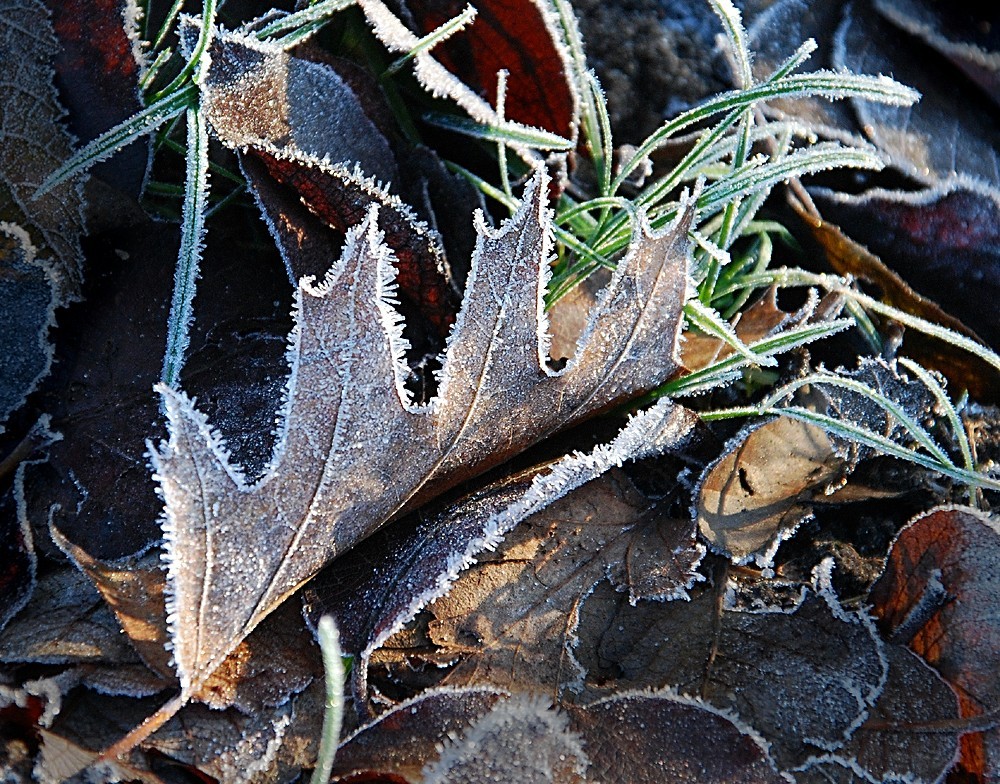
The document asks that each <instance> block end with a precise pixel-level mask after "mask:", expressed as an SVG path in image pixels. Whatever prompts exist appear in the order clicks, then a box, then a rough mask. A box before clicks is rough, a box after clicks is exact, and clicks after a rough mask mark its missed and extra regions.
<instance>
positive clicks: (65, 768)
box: [32, 729, 163, 784]
mask: <svg viewBox="0 0 1000 784" xmlns="http://www.w3.org/2000/svg"><path fill="white" fill-rule="evenodd" d="M38 732H39V736H40V746H39V756H38V761H37V762H36V763H35V767H34V770H33V771H32V773H33V775H32V780H33V781H35V782H38V784H82V782H86V783H87V784H105V783H107V784H111V782H119V781H130V782H139V784H163V781H162V779H160V778H159V777H158V776H155V775H153V774H152V773H151V772H150V771H148V770H143V769H141V768H138V767H136V766H134V765H130V764H128V763H124V762H120V761H118V760H110V761H107V762H103V763H101V764H100V765H97V766H95V767H91V766H92V765H94V763H95V762H96V761H97V752H95V751H89V750H88V749H85V748H83V747H82V746H78V745H77V744H76V743H74V742H73V741H71V740H67V739H66V738H63V737H61V736H60V735H58V734H56V733H54V732H51V731H49V730H46V729H40V730H39V731H38ZM88 768H89V770H87V769H88ZM84 770H87V772H86V776H85V778H84V777H83V776H80V775H79V774H81V772H82V771H84Z"/></svg>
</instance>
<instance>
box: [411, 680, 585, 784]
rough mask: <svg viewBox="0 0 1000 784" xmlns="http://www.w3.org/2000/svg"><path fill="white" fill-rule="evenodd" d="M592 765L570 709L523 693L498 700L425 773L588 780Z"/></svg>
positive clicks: (431, 776)
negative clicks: (564, 710)
mask: <svg viewBox="0 0 1000 784" xmlns="http://www.w3.org/2000/svg"><path fill="white" fill-rule="evenodd" d="M588 765H589V760H588V759H587V756H586V754H585V753H584V750H583V747H582V744H581V742H580V737H579V736H578V735H577V734H576V733H575V732H573V731H572V730H571V729H570V727H569V721H568V719H567V717H566V715H565V714H563V713H561V712H558V711H556V710H554V709H553V708H552V706H551V705H549V704H548V702H547V701H546V700H545V699H544V698H540V697H538V696H537V695H531V694H518V695H513V696H511V697H509V698H508V699H506V700H503V701H501V702H499V703H497V704H496V705H495V706H494V707H493V708H492V709H491V710H490V712H489V713H487V714H486V715H485V716H482V717H481V718H479V719H477V720H476V721H474V722H473V723H472V724H470V725H469V727H468V729H467V730H466V731H465V732H464V733H463V734H462V736H461V737H460V738H457V739H453V740H450V742H449V741H446V742H445V743H444V746H443V748H442V749H441V756H439V757H438V758H437V759H436V760H433V761H432V762H430V763H429V764H428V765H427V766H426V767H425V768H424V770H423V771H422V772H421V781H422V782H423V783H424V784H480V783H481V782H483V781H491V780H492V781H519V782H526V784H547V783H548V782H552V783H553V784H555V783H556V782H558V784H583V781H584V778H583V774H584V771H586V769H587V767H588Z"/></svg>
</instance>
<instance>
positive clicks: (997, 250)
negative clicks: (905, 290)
mask: <svg viewBox="0 0 1000 784" xmlns="http://www.w3.org/2000/svg"><path fill="white" fill-rule="evenodd" d="M812 195H813V198H814V199H815V200H816V202H817V205H818V206H819V207H820V209H821V210H822V212H823V215H824V216H825V217H826V218H827V219H829V220H831V221H833V222H835V223H838V224H840V225H841V226H843V227H844V228H845V230H846V231H847V232H848V233H849V234H850V236H851V237H853V238H854V239H856V240H858V241H859V242H861V243H863V244H864V245H865V247H867V248H868V249H869V250H871V251H872V252H874V253H876V254H878V256H879V257H880V258H881V259H882V260H883V261H884V262H885V263H886V264H887V265H888V266H889V267H891V268H892V269H893V270H895V271H896V272H898V273H899V274H900V275H902V276H903V277H904V278H905V279H906V282H907V283H909V284H910V285H912V286H913V287H914V288H915V289H916V290H917V291H918V292H920V293H921V294H923V295H924V296H925V297H929V298H931V299H932V300H933V301H934V302H935V303H936V304H937V305H940V306H941V307H942V308H944V310H945V311H947V312H948V313H949V314H950V315H952V316H955V317H956V318H958V319H961V322H962V323H963V324H966V325H968V327H970V328H971V329H972V330H974V331H975V333H976V334H978V335H979V336H980V337H981V338H982V339H984V340H985V341H986V342H987V343H988V344H990V345H992V346H998V345H1000V328H998V326H997V320H996V318H995V309H994V308H993V303H994V302H995V301H996V300H997V298H998V297H1000V190H997V189H995V188H984V187H976V186H971V185H963V184H962V183H961V182H960V181H958V180H952V181H948V182H944V183H942V184H941V185H939V186H937V187H935V188H931V189H927V190H924V191H920V192H917V193H907V192H899V191H881V190H876V191H869V192H867V193H865V194H862V195H860V196H856V195H848V194H839V193H833V192H831V191H827V190H814V191H813V193H812ZM837 271H838V272H840V273H841V274H846V273H851V274H854V275H856V276H859V277H862V276H863V277H866V278H871V275H865V274H864V273H865V271H864V270H861V269H838V270H837ZM872 282H874V283H876V284H878V285H879V286H880V287H881V288H882V289H886V288H887V287H886V285H885V284H883V283H882V281H880V280H875V281H872ZM885 293H886V294H888V295H889V296H888V298H887V299H886V301H888V302H890V303H891V304H893V305H895V306H896V307H900V308H903V309H905V310H907V312H910V313H914V315H920V316H922V317H924V318H928V319H929V320H932V321H937V322H938V323H943V324H944V325H945V326H948V327H949V328H951V329H956V326H955V325H954V324H950V323H948V322H947V321H941V320H940V319H937V318H934V314H933V313H930V312H915V311H914V310H912V309H911V308H908V307H906V303H905V302H903V301H899V300H898V299H897V298H894V297H893V296H892V295H893V294H894V292H891V291H889V292H885ZM958 329H959V331H961V327H960V326H959V327H958ZM910 337H911V336H909V335H908V336H907V344H908V343H909V341H910Z"/></svg>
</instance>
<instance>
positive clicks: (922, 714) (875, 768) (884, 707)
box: [837, 645, 961, 784]
mask: <svg viewBox="0 0 1000 784" xmlns="http://www.w3.org/2000/svg"><path fill="white" fill-rule="evenodd" d="M886 655H887V657H888V660H889V677H888V679H887V680H886V683H885V689H884V690H883V692H882V693H881V694H880V695H879V698H878V701H877V702H876V703H875V705H874V706H873V707H872V712H871V715H870V716H869V717H868V719H867V720H866V721H865V723H864V724H862V725H861V726H860V727H858V729H857V731H856V732H855V733H854V737H852V738H851V740H850V741H849V742H848V743H847V745H845V746H844V748H842V749H840V750H839V751H838V752H837V754H838V756H842V757H845V758H847V759H850V760H853V761H855V762H856V763H857V764H858V765H860V766H861V767H862V768H863V769H864V770H866V771H867V772H868V774H869V775H870V776H872V778H873V779H875V780H876V781H884V780H886V779H890V780H891V779H898V780H901V781H912V782H914V784H916V783H917V782H936V781H941V779H942V777H943V776H944V775H945V774H946V773H947V772H948V770H949V769H950V768H951V766H952V765H953V764H954V762H955V759H956V757H957V755H958V738H959V735H960V734H961V730H960V729H959V727H958V722H956V721H955V720H956V719H957V718H958V715H959V714H958V699H957V698H956V696H955V693H954V692H953V691H952V690H951V687H949V686H948V684H947V683H945V682H944V681H943V680H941V677H940V676H939V675H938V674H937V673H936V672H934V670H932V669H931V668H930V667H928V666H927V665H926V664H924V662H923V661H921V660H920V658H918V657H917V656H915V655H914V654H913V653H911V652H910V651H908V650H907V649H906V648H903V647H902V646H899V645H887V646H886ZM949 723H950V724H951V731H950V732H949V728H948V725H949Z"/></svg>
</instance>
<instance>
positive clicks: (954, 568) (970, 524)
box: [869, 507, 1000, 780]
mask: <svg viewBox="0 0 1000 784" xmlns="http://www.w3.org/2000/svg"><path fill="white" fill-rule="evenodd" d="M997 559H1000V526H998V525H997V522H996V520H994V519H993V518H991V517H988V516H987V515H985V514H983V513H982V512H979V511H977V510H974V509H971V508H965V507H938V508H937V509H932V510H931V511H929V512H927V513H926V514H923V515H920V516H919V517H917V518H916V519H914V520H913V521H912V522H910V524H909V525H908V526H907V527H906V528H904V529H903V530H902V531H900V533H899V536H898V537H897V539H896V541H895V543H894V544H893V546H892V550H891V551H890V553H889V558H888V560H887V561H886V568H885V572H884V574H883V575H882V577H880V578H879V580H878V582H877V583H875V585H874V586H873V588H872V591H871V595H870V596H869V600H870V601H871V602H872V604H873V607H874V611H875V613H876V615H877V616H878V617H879V619H880V625H881V627H882V629H883V631H884V633H885V634H886V636H888V637H889V639H891V640H897V641H899V642H901V643H905V644H907V645H908V646H909V647H910V648H911V649H912V650H913V651H914V652H916V653H917V654H918V655H920V656H921V657H922V658H923V659H924V660H925V661H927V663H928V664H930V665H931V666H932V667H934V668H935V669H936V670H937V671H938V672H939V673H941V676H942V677H943V678H944V679H945V680H946V681H947V682H948V683H949V684H951V686H952V687H953V688H954V689H955V690H956V691H957V692H958V695H959V705H960V708H961V714H962V716H963V717H975V716H979V715H981V714H983V713H988V712H990V711H996V710H997V708H998V707H1000V690H998V684H997V678H996V673H997V671H998V670H1000V658H998V652H1000V627H998V625H997V622H996V619H997V615H998V613H997V599H998V597H1000V585H998V582H1000V577H998V574H997V570H996V568H995V566H994V565H995V564H996V563H997V562H998V560H997ZM959 768H960V769H961V770H963V771H965V772H966V774H967V775H969V776H978V777H985V779H986V780H989V779H990V777H991V776H993V777H996V776H997V775H1000V730H998V729H996V728H994V729H991V730H989V731H988V732H986V733H969V734H966V735H964V736H963V738H962V756H961V760H960V762H959Z"/></svg>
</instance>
